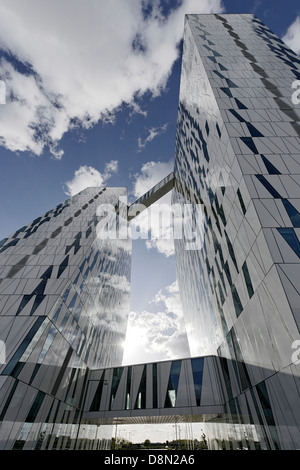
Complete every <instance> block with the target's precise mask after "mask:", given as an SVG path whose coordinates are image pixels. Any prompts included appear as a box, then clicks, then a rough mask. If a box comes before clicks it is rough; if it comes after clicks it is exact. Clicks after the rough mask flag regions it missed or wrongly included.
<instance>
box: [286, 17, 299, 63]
mask: <svg viewBox="0 0 300 470" xmlns="http://www.w3.org/2000/svg"><path fill="white" fill-rule="evenodd" d="M282 40H283V42H285V43H286V44H287V45H288V46H289V47H290V48H291V49H292V50H293V51H294V52H296V54H300V16H297V18H296V19H295V21H294V22H293V23H292V24H291V25H290V26H289V27H288V30H287V32H286V33H285V35H284V36H283V38H282Z"/></svg>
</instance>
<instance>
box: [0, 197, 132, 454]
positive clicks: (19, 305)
mask: <svg viewBox="0 0 300 470" xmlns="http://www.w3.org/2000/svg"><path fill="white" fill-rule="evenodd" d="M126 194H127V191H126V189H124V188H113V189H111V188H102V189H100V188H89V189H86V190H84V191H82V192H81V193H79V194H77V195H76V196H73V197H72V198H71V199H69V200H67V201H66V202H65V203H63V204H60V205H59V206H57V207H55V208H54V209H53V210H51V211H49V212H47V213H46V214H44V215H43V216H42V217H39V218H38V219H36V220H34V221H33V222H32V223H31V224H29V225H27V226H25V227H23V228H21V229H20V230H18V231H17V232H16V233H14V234H13V235H12V236H10V237H9V238H7V239H4V240H3V241H2V242H1V248H0V264H1V272H0V309H1V316H0V331H1V340H2V341H3V342H4V343H5V346H6V356H7V357H6V364H4V365H1V369H0V372H1V375H0V404H1V411H0V421H1V427H0V446H1V448H2V449H11V448H12V449H20V448H24V449H26V448H31V449H32V448H46V449H52V448H57V449H59V448H65V447H70V448H72V446H73V445H74V442H75V439H76V435H77V432H78V425H79V421H80V416H81V415H80V411H81V406H82V400H83V393H84V385H85V380H86V376H87V372H88V370H89V369H93V368H95V367H102V366H104V367H105V366H112V365H117V364H120V363H121V361H122V354H123V349H122V343H123V341H124V337H125V330H126V326H127V317H128V313H129V284H130V262H131V240H130V239H129V238H128V239H124V240H117V239H101V238H100V237H98V236H97V224H98V222H99V220H100V216H98V215H97V208H98V206H99V205H100V204H101V205H103V204H111V205H113V206H114V205H115V204H116V203H117V202H118V199H119V196H122V195H126ZM113 206H112V207H113ZM61 428H64V431H63V433H62V434H61V435H60V429H61Z"/></svg>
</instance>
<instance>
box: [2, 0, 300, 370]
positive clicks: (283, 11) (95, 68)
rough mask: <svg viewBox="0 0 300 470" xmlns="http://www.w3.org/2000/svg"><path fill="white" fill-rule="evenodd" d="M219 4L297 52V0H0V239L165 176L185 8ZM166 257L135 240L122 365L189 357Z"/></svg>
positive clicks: (164, 251) (162, 248) (166, 248)
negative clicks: (76, 198) (76, 204)
mask: <svg viewBox="0 0 300 470" xmlns="http://www.w3.org/2000/svg"><path fill="white" fill-rule="evenodd" d="M221 11H223V12H224V13H254V14H255V15H256V16H258V17H259V18H260V19H261V20H262V21H263V22H264V23H265V24H266V25H267V26H268V27H269V28H270V29H271V30H272V31H273V32H275V33H276V34H277V35H278V36H280V37H281V38H283V37H285V40H286V41H288V42H289V44H290V46H291V47H292V48H293V49H294V50H295V52H297V53H299V52H300V4H299V1H297V0H286V1H285V2H282V1H280V0H243V1H240V0H224V1H221V0H183V1H179V0H178V1H176V0H161V1H159V0H151V1H141V0H110V1H109V2H107V1H104V0H100V1H99V0H88V1H87V2H81V1H79V0H64V1H59V0H52V1H51V2H50V1H48V0H43V2H39V1H38V0H26V1H24V0H2V1H1V4H0V48H1V53H0V80H3V81H4V82H5V84H6V88H7V97H6V104H1V105H0V122H1V131H0V136H1V138H0V142H1V146H0V161H1V172H0V201H1V203H0V220H1V224H0V239H2V238H4V237H5V236H7V235H9V234H11V233H12V232H14V231H15V230H17V229H18V228H20V227H21V226H23V225H25V224H27V223H29V222H30V221H31V220H33V219H34V218H36V217H38V216H39V215H41V214H43V213H44V212H46V211H47V210H49V209H51V208H53V207H54V206H55V205H57V204H59V203H61V202H62V201H63V200H65V199H67V198H68V197H69V195H72V194H75V193H76V192H78V191H80V190H81V189H83V188H84V187H85V186H87V185H109V186H127V187H128V189H129V192H130V198H131V200H133V199H134V198H135V197H136V196H138V195H140V194H141V192H143V191H146V190H147V189H149V188H150V187H151V186H152V184H154V183H156V182H157V181H159V180H160V179H161V178H162V177H164V176H165V175H166V174H167V173H168V172H169V171H171V169H172V162H173V158H174V145H175V131H176V120H177V104H178V95H179V84H180V67H181V62H180V51H181V49H180V44H181V43H180V41H181V39H182V33H183V22H184V14H185V13H210V12H215V13H217V12H221ZM297 18H298V20H297ZM287 33H288V34H287ZM172 253H173V251H172V246H171V244H168V243H166V244H163V243H161V244H160V243H155V242H153V243H152V245H151V247H150V246H149V242H148V247H147V246H146V243H145V240H137V241H135V242H134V247H133V265H132V302H131V311H132V312H131V315H130V324H129V330H128V333H129V338H128V342H127V347H126V356H125V362H127V363H129V362H131V361H132V362H143V361H150V360H151V361H152V360H164V359H168V358H170V357H183V356H185V355H188V349H187V345H186V338H185V336H184V334H183V329H184V324H183V319H182V314H181V311H180V302H179V296H178V292H177V289H176V285H175V284H174V282H175V280H176V275H175V260H174V255H173V254H172ZM145 325H149V326H147V328H145ZM128 344H131V345H132V344H134V346H135V348H132V347H131V348H129V347H128ZM137 358H138V360H137Z"/></svg>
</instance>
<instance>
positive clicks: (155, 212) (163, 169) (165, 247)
mask: <svg viewBox="0 0 300 470" xmlns="http://www.w3.org/2000/svg"><path fill="white" fill-rule="evenodd" d="M173 169H174V162H172V161H170V162H148V163H145V164H144V165H143V166H142V168H141V171H140V173H138V174H136V175H135V181H134V188H133V192H134V196H135V197H136V198H139V197H140V196H142V195H143V194H145V193H146V192H147V191H148V190H149V189H151V188H152V187H153V186H155V184H157V183H159V182H160V181H161V180H162V179H163V178H164V177H165V176H167V175H168V174H169V173H171V172H172V171H173ZM171 215H172V214H171V192H169V193H168V194H166V195H165V196H163V197H162V198H161V199H160V200H159V201H157V203H155V204H153V205H152V206H151V207H150V208H149V209H147V210H145V211H144V212H142V213H141V214H140V215H138V216H137V217H136V218H134V219H133V220H132V221H131V228H132V230H133V231H135V233H137V234H139V233H140V234H141V238H145V240H146V246H147V248H148V249H152V248H153V249H156V250H157V251H158V252H159V253H162V254H164V255H165V256H167V257H168V256H171V255H173V254H174V241H173V238H172V217H171ZM133 238H134V236H133Z"/></svg>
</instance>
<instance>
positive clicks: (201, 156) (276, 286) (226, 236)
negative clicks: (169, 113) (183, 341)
mask: <svg viewBox="0 0 300 470" xmlns="http://www.w3.org/2000/svg"><path fill="white" fill-rule="evenodd" d="M299 78H300V59H299V57H298V56H297V55H296V54H294V53H293V52H292V51H291V50H290V49H289V48H288V47H287V46H286V45H285V44H284V43H283V42H282V41H281V40H280V39H279V38H278V37H277V36H276V35H274V34H273V33H272V32H271V31H270V30H269V29H268V28H267V27H266V26H265V25H263V23H262V22H261V21H260V20H258V19H257V18H255V17H253V16H252V15H188V16H187V19H186V23H185V35H184V43H183V59H182V75H181V89H180V99H179V114H178V127H177V139H176V157H175V177H176V184H175V188H176V190H175V191H174V201H176V202H178V201H180V202H181V203H182V204H185V203H192V204H195V205H201V207H202V209H203V210H202V213H203V219H202V225H201V227H200V228H201V230H199V232H200V233H199V235H198V243H199V244H200V247H199V249H197V250H186V249H185V240H178V241H176V261H177V276H178V282H179V287H180V292H181V297H182V301H183V306H184V313H185V319H186V326H187V333H188V335H189V339H190V341H189V343H190V349H191V354H192V355H203V354H214V355H218V356H219V357H220V360H221V365H222V374H223V377H224V379H225V382H226V384H227V385H226V389H225V390H224V391H223V392H224V401H225V403H227V407H228V413H229V415H231V416H232V420H233V421H232V422H234V420H235V419H237V418H236V417H238V416H239V415H240V418H239V419H240V422H242V421H241V420H242V418H241V416H242V415H243V414H244V415H248V416H249V417H248V419H250V421H252V422H256V423H258V424H259V423H261V424H262V423H264V425H265V429H267V430H268V431H266V432H267V433H268V437H267V440H268V446H270V447H271V448H294V447H296V448H297V447H298V448H299V425H300V413H299V409H300V408H299V404H300V403H299V385H300V384H299V372H300V369H299V368H300V365H299V364H295V363H294V362H293V360H292V355H293V352H294V350H293V347H295V346H297V345H298V349H299V326H300V316H299V315H300V296H299V293H300V289H299V287H300V285H299V279H300V262H299V261H300V260H299V257H300V242H299V239H300V138H299V137H300V125H299V121H300V107H299V106H298V107H295V105H293V103H292V92H293V89H292V83H293V82H294V81H295V80H296V79H299ZM295 341H296V342H295ZM297 341H298V343H297ZM296 403H297V405H296ZM247 410H248V411H247ZM255 415H256V418H254V416H255Z"/></svg>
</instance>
